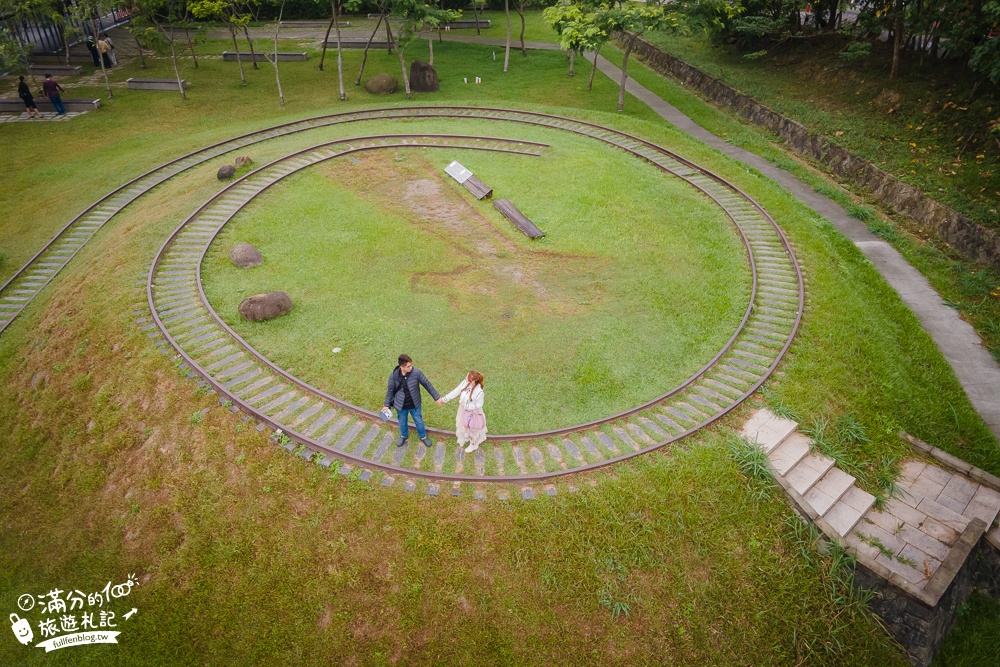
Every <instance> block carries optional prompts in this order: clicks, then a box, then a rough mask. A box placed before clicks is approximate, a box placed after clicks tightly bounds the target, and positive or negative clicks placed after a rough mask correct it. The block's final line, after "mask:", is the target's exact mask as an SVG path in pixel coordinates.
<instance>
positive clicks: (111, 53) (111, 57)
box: [101, 33, 118, 67]
mask: <svg viewBox="0 0 1000 667" xmlns="http://www.w3.org/2000/svg"><path fill="white" fill-rule="evenodd" d="M101 39H103V40H104V43H105V44H107V45H108V60H110V61H111V66H112V67H117V66H118V56H116V55H115V43H114V42H112V41H111V38H110V37H109V36H108V33H104V34H103V35H101Z"/></svg>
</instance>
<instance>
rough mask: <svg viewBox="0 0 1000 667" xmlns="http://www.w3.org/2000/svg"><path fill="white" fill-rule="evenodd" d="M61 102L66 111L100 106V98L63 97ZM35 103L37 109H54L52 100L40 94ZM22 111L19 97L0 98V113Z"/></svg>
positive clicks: (86, 109)
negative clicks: (77, 98)
mask: <svg viewBox="0 0 1000 667" xmlns="http://www.w3.org/2000/svg"><path fill="white" fill-rule="evenodd" d="M62 103H63V106H64V107H66V111H94V110H95V109H97V108H98V107H100V106H101V101H100V100H69V99H64V100H63V101H62ZM35 104H36V105H38V110H39V111H55V108H54V107H53V106H52V102H49V100H48V98H46V97H42V96H41V95H37V96H36V97H35ZM22 111H24V102H23V101H22V100H21V98H20V97H4V98H0V113H20V112H22Z"/></svg>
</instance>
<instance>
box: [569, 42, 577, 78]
mask: <svg viewBox="0 0 1000 667" xmlns="http://www.w3.org/2000/svg"><path fill="white" fill-rule="evenodd" d="M574 65H576V51H574V50H573V49H570V50H569V75H570V76H576V70H575V69H574V68H573V67H574Z"/></svg>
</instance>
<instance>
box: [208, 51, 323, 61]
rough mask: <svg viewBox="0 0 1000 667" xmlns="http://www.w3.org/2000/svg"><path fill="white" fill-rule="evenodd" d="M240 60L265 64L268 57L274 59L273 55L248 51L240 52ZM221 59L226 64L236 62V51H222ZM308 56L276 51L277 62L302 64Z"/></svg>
mask: <svg viewBox="0 0 1000 667" xmlns="http://www.w3.org/2000/svg"><path fill="white" fill-rule="evenodd" d="M239 53H240V57H239V59H240V60H243V61H245V62H250V61H251V60H253V59H256V60H257V62H259V63H262V62H267V59H268V56H271V57H272V58H273V57H274V53H273V52H271V53H254V54H251V53H250V52H249V51H240V52H239ZM222 59H223V60H225V61H226V62H230V63H234V62H236V60H237V58H236V51H223V52H222ZM308 59H309V54H307V53H306V52H305V51H278V62H302V61H303V60H308Z"/></svg>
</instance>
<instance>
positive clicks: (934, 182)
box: [612, 35, 1000, 360]
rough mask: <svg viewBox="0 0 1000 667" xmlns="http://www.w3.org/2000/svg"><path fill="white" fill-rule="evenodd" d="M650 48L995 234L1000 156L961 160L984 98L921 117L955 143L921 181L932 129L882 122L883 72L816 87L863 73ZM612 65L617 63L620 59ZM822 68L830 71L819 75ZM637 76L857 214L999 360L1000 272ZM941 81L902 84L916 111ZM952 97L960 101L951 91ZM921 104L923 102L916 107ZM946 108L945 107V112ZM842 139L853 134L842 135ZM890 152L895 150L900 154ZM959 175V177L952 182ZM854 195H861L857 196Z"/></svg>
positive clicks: (668, 44) (676, 46)
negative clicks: (876, 95)
mask: <svg viewBox="0 0 1000 667" xmlns="http://www.w3.org/2000/svg"><path fill="white" fill-rule="evenodd" d="M650 39H651V41H653V42H654V43H656V44H657V45H659V46H661V47H662V48H664V49H666V50H667V51H670V52H673V53H675V54H677V55H678V56H679V57H681V58H684V59H686V60H688V61H689V62H691V63H693V64H695V65H696V66H698V67H701V68H703V69H705V70H706V71H708V72H710V73H711V74H713V75H714V76H717V77H720V78H721V79H723V80H725V81H727V82H729V83H730V84H732V85H735V86H736V87H738V88H739V89H741V90H743V91H745V92H747V93H748V94H751V95H753V96H755V97H757V98H758V99H760V100H762V101H764V102H765V103H766V104H768V105H770V106H772V108H774V109H775V110H778V111H780V112H781V113H785V114H787V115H788V116H790V117H791V118H795V119H796V120H798V121H799V122H802V123H804V124H805V125H807V126H808V127H810V128H813V129H815V130H816V131H817V132H820V133H822V134H824V136H826V137H827V138H829V139H832V140H834V141H837V142H843V144H844V145H845V146H847V147H848V148H850V149H851V150H854V151H857V152H858V153H859V154H861V155H864V156H866V157H868V158H869V159H872V160H874V161H876V163H878V164H880V165H881V166H883V167H884V168H886V169H888V170H889V171H890V172H892V173H894V174H895V175H897V176H899V177H901V178H903V179H904V180H907V181H908V182H911V183H913V184H915V185H918V186H920V187H922V188H923V189H924V190H925V191H926V192H929V193H931V194H932V195H933V196H934V197H935V198H938V199H940V200H941V201H944V202H946V203H949V204H951V205H954V206H957V207H958V208H959V209H960V210H963V211H964V212H965V213H967V214H969V215H972V216H973V217H976V219H977V221H978V222H980V223H982V224H985V225H987V226H994V224H995V220H996V214H995V213H996V209H997V198H998V197H1000V192H991V191H992V190H998V189H1000V187H993V186H990V185H989V183H990V182H992V181H991V179H995V178H996V175H995V173H996V169H995V163H996V162H997V161H998V160H1000V154H998V152H997V150H996V148H995V147H992V146H989V145H987V146H983V147H982V148H981V150H982V153H981V155H982V156H983V158H982V159H973V160H968V159H966V160H965V161H962V160H959V161H958V163H955V159H954V158H955V156H954V155H953V152H954V150H955V149H954V145H955V144H959V143H961V142H964V141H965V140H966V139H969V138H970V134H972V135H973V138H975V136H979V134H983V133H982V132H979V133H978V134H976V133H973V132H972V131H965V130H968V129H969V128H970V127H972V128H973V130H974V129H975V127H977V125H976V123H978V122H980V121H982V119H981V118H979V119H978V120H976V119H971V118H969V117H968V116H969V114H972V113H973V112H976V113H978V114H979V115H980V116H981V115H982V114H983V113H986V114H988V113H989V112H990V110H991V107H989V106H987V104H988V102H987V101H985V100H984V98H983V97H982V96H981V97H980V98H979V99H978V100H977V102H976V104H975V105H974V106H975V108H974V109H973V107H972V106H970V107H969V108H970V109H972V111H968V110H961V109H957V108H956V107H955V105H954V104H953V103H952V104H950V105H949V106H947V108H945V109H943V110H941V111H933V112H924V111H923V110H921V111H920V113H922V114H923V113H933V114H934V115H933V118H934V119H936V123H934V124H937V125H938V126H939V128H938V129H939V130H941V132H942V134H947V135H948V137H949V139H948V140H947V141H940V142H939V144H938V145H936V146H935V147H934V151H935V152H934V153H933V155H934V156H936V158H935V159H937V160H939V161H940V162H941V163H942V165H944V166H942V167H940V169H937V170H935V169H933V168H928V167H927V165H926V164H924V165H923V166H922V167H921V168H920V170H919V172H918V173H919V176H920V178H916V180H915V174H910V173H909V172H910V171H917V170H916V169H915V168H914V166H915V164H916V163H911V162H910V160H911V159H914V160H915V159H916V158H914V157H912V156H911V153H914V154H919V155H920V156H921V159H920V161H923V162H925V163H926V162H927V160H928V159H930V158H928V157H927V155H931V154H930V153H928V144H927V143H926V142H925V139H924V138H922V137H920V136H917V135H919V133H920V132H921V131H923V130H925V125H926V126H927V127H928V128H929V127H930V123H929V121H928V120H927V119H923V120H920V119H916V120H912V122H908V121H907V120H905V119H903V120H901V119H900V117H899V116H897V115H894V114H886V113H883V112H884V111H885V110H886V108H883V106H880V105H881V104H882V103H881V102H880V103H879V104H876V103H875V102H874V101H872V100H871V97H872V94H873V91H874V92H879V91H882V90H883V89H882V88H881V87H880V86H881V85H882V84H884V83H885V82H884V73H881V72H875V73H874V76H872V77H870V78H866V79H865V80H866V81H868V83H867V85H866V86H861V87H860V88H858V87H856V86H817V85H815V79H814V77H813V75H814V74H815V75H816V76H817V77H823V76H826V77H829V76H833V74H831V71H830V70H833V72H837V73H840V74H842V75H843V76H845V77H846V78H847V79H849V80H852V81H853V80H854V79H857V72H854V71H853V69H854V67H857V66H847V65H845V64H843V63H839V62H827V60H825V58H826V56H824V55H823V54H816V53H811V54H810V56H809V58H808V59H804V58H802V56H801V54H799V55H795V54H794V53H793V54H792V55H788V54H784V55H783V56H782V57H779V58H778V62H779V63H781V62H783V59H784V58H787V60H788V62H787V63H785V64H784V65H783V66H780V67H777V66H775V63H774V62H773V59H765V60H763V61H748V60H744V59H742V58H738V57H736V56H734V55H733V54H731V53H728V52H727V51H725V50H720V49H713V48H711V47H709V46H708V45H707V44H706V43H704V42H703V41H699V40H697V39H682V38H677V37H672V36H671V37H667V36H663V35H654V36H652V37H650ZM802 48H806V47H802ZM612 59H614V55H613V54H612ZM802 61H804V62H805V63H806V64H803V62H802ZM809 63H811V65H810V64H809ZM823 67H826V70H823ZM814 68H818V69H819V70H821V71H819V72H815V71H814ZM633 73H634V74H635V75H636V76H638V77H639V80H641V81H642V82H643V84H644V85H646V86H647V87H650V88H651V89H653V90H655V91H656V92H657V93H658V94H660V95H661V96H662V97H663V98H664V99H666V100H668V101H669V102H671V104H674V105H675V106H677V107H678V108H680V109H682V110H683V111H684V113H686V114H687V115H689V116H690V117H691V118H693V119H695V120H696V122H698V123H699V124H700V125H702V126H704V127H706V128H708V129H710V130H711V131H712V132H713V133H715V134H717V135H719V136H722V137H726V138H727V139H728V140H729V141H731V142H732V143H734V144H736V145H738V146H741V147H743V148H746V149H748V150H751V151H753V152H755V153H757V154H759V155H762V156H764V157H766V158H768V159H769V160H771V161H772V162H774V163H775V164H777V165H778V166H779V167H781V168H783V169H785V170H787V171H790V172H791V173H793V174H795V175H796V176H798V177H799V178H800V179H802V180H803V181H805V182H806V183H808V184H810V185H812V186H813V187H814V188H815V189H816V190H817V191H818V192H820V193H822V194H824V195H826V196H828V197H830V198H832V199H834V200H835V201H837V202H838V203H840V204H842V205H843V206H844V207H845V208H846V209H847V210H848V211H849V212H851V214H852V215H854V216H856V217H858V218H859V219H861V220H862V221H864V222H865V223H866V224H867V225H868V227H869V229H871V231H872V232H874V233H875V234H878V235H879V236H881V237H883V238H884V239H885V240H886V241H888V242H889V243H891V244H892V245H893V246H894V247H895V248H896V249H897V250H899V251H900V252H901V253H902V254H903V255H904V256H905V257H906V258H907V260H908V261H909V262H910V263H911V264H913V265H914V266H915V267H916V268H917V269H918V270H920V272H921V273H923V274H924V275H925V276H926V277H927V278H928V280H930V282H931V284H932V285H933V286H934V289H935V290H937V291H938V293H940V294H941V295H942V296H943V297H944V298H945V299H946V300H947V301H948V302H949V303H951V304H952V305H953V306H954V307H955V308H957V309H958V310H959V312H961V314H962V317H963V318H964V319H965V320H967V321H968V322H969V323H970V324H971V325H972V326H973V327H974V328H975V329H976V331H977V332H978V333H979V335H980V336H981V337H982V339H983V343H984V345H985V346H986V347H987V349H989V350H990V351H991V352H992V353H993V356H994V357H995V358H996V359H998V360H1000V273H998V272H997V271H996V270H994V269H991V268H987V267H983V266H982V265H978V264H976V263H975V262H972V261H970V260H969V259H967V258H966V257H965V256H963V255H962V254H961V253H958V252H957V251H955V250H953V249H952V248H951V247H950V246H949V245H948V244H947V243H945V242H943V241H940V240H938V239H937V237H935V236H933V235H932V234H930V233H929V232H926V231H925V230H924V229H922V228H921V227H920V226H919V225H917V224H915V223H913V222H912V221H911V220H909V219H908V218H906V217H905V216H901V215H897V214H894V213H893V212H891V211H889V210H886V209H884V208H881V209H880V207H879V206H878V204H877V202H876V201H875V200H874V199H873V198H872V197H871V196H870V195H869V194H867V193H865V192H862V191H860V190H859V189H858V188H856V187H852V186H851V185H850V184H849V183H842V185H843V186H844V188H845V189H841V188H839V187H837V186H835V185H832V184H831V183H830V179H829V177H827V176H821V175H820V174H819V172H818V171H817V170H816V169H814V168H813V167H812V166H810V165H808V164H806V163H804V162H803V161H802V160H801V159H799V158H798V157H796V156H794V155H790V154H789V153H788V152H786V151H783V150H782V149H780V148H778V147H776V146H774V145H771V143H770V142H772V141H775V140H776V137H768V136H767V134H766V133H763V132H761V131H759V130H756V129H754V128H752V127H750V126H748V125H745V124H744V125H741V124H740V123H737V122H734V121H733V119H732V118H730V117H729V116H728V115H726V114H724V113H722V112H720V111H718V110H717V109H715V108H713V107H711V106H709V105H707V104H705V103H703V102H700V101H698V100H697V98H695V97H693V96H691V95H690V94H688V93H687V92H685V91H684V90H683V89H682V88H680V87H679V86H678V85H677V84H675V83H673V82H670V81H664V80H663V79H661V78H660V77H658V76H656V75H652V74H649V73H648V72H643V69H642V68H641V67H637V68H636V69H635V70H634V72H633ZM934 76H937V77H939V78H945V79H946V77H941V75H940V73H938V74H936V75H935V74H934V73H933V72H931V73H930V74H921V73H917V74H914V75H912V77H911V78H908V79H907V80H906V81H904V82H901V83H900V84H899V85H900V86H901V87H902V89H903V91H904V93H905V95H904V96H905V98H906V99H908V100H909V102H910V103H911V104H912V102H913V98H915V97H916V96H918V95H920V94H924V93H926V92H928V91H925V90H924V89H923V88H922V86H924V85H925V84H927V79H928V78H931V79H934ZM959 79H961V77H959ZM934 80H935V81H936V80H937V79H934ZM879 82H882V84H880V83H879ZM861 83H864V81H862V82H861ZM934 85H940V87H941V88H944V90H938V89H935V90H934V92H933V94H935V95H937V96H938V97H939V98H943V99H945V100H946V101H947V100H950V98H959V97H961V94H960V93H959V92H956V91H955V90H952V89H951V88H949V85H950V84H944V83H940V84H937V83H935V84H934ZM855 90H857V91H858V92H862V93H863V94H862V95H860V96H853V95H850V94H849V93H851V91H855ZM885 90H887V91H888V89H885ZM949 90H951V92H948V91H949ZM865 91H867V92H865ZM888 92H892V91H888ZM845 96H846V97H845ZM917 101H918V102H922V101H924V100H922V99H917ZM946 103H947V102H942V105H944V104H946ZM977 118H978V117H977ZM914 123H915V124H914ZM873 124H874V125H877V126H878V128H879V129H878V130H873V129H871V127H869V125H873ZM844 128H852V129H853V131H845V130H844ZM918 128H919V129H918ZM838 132H845V134H843V135H840V136H837V133H838ZM956 132H957V134H956ZM880 133H881V134H884V133H890V134H892V135H893V137H894V140H893V141H892V142H886V141H882V142H880V143H879V145H878V146H877V147H876V146H875V142H876V141H878V137H879V136H881V134H880ZM959 140H961V142H960V141H959ZM982 140H983V137H980V141H982ZM910 143H918V144H919V145H918V146H916V147H914V146H910V145H909V144H910ZM887 144H891V148H892V150H890V147H889V146H887ZM967 150H968V149H967ZM979 154H980V153H977V155H979ZM953 170H954V171H955V172H956V173H955V174H952V173H951V171H953ZM959 175H961V178H959ZM852 191H853V192H852ZM849 192H852V194H848V193H849ZM953 195H954V196H953ZM956 196H957V197H958V199H956V198H955V197H956Z"/></svg>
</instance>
